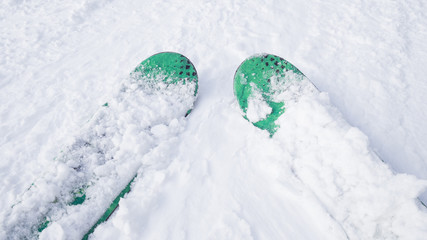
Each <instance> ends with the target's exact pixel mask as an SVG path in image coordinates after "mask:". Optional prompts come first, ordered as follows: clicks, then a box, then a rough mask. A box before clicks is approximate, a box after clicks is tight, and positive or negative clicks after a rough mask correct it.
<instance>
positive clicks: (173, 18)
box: [0, 0, 427, 239]
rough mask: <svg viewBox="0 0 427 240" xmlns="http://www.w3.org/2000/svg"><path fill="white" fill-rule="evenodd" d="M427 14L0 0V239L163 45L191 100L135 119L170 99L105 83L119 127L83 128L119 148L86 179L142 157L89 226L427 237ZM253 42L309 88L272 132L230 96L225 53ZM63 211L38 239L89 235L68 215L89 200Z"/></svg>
mask: <svg viewBox="0 0 427 240" xmlns="http://www.w3.org/2000/svg"><path fill="white" fill-rule="evenodd" d="M426 14H427V5H426V4H425V3H424V2H423V1H421V0H408V1H394V0H392V1H383V0H376V1H361V0H355V1H338V0H325V1H320V0H309V1H290V0H285V1H270V0H262V1H243V0H233V1H228V0H212V1H207V0H206V1H193V0H190V1H141V0H140V1H137V0H127V1H118V0H96V1H95V0H76V1H68V2H64V1H63V2H60V1H42V0H33V1H21V0H3V1H1V3H0V53H1V54H0V56H1V57H0V101H1V105H0V136H1V138H0V159H1V161H0V179H1V180H0V181H1V184H0V194H1V196H2V198H1V199H0V206H1V208H0V239H14V238H15V239H16V238H19V236H20V235H19V234H20V233H16V234H15V233H13V231H14V230H13V229H15V228H16V227H19V226H17V225H16V224H12V223H13V222H14V221H19V219H20V218H21V217H22V216H23V215H22V214H26V216H28V217H24V219H26V220H28V221H31V218H32V217H33V216H34V215H36V214H37V212H39V211H45V210H44V209H41V208H40V207H41V206H42V205H39V203H40V202H42V201H46V202H49V201H50V200H51V199H50V197H51V196H52V194H53V193H54V192H58V191H61V187H62V186H64V185H63V184H68V183H67V182H68V180H70V179H72V177H70V176H73V175H72V174H71V173H70V170H69V168H67V167H64V165H63V164H61V161H58V160H55V158H57V157H58V156H61V151H62V150H64V149H67V148H69V147H72V146H73V143H75V142H76V141H77V140H78V139H79V138H82V133H84V132H85V126H88V125H90V124H91V121H90V119H93V118H92V117H93V116H95V118H96V116H98V115H97V114H99V112H101V114H102V112H103V111H105V110H106V109H105V108H102V107H101V105H103V104H104V103H105V102H109V103H110V104H112V105H114V104H115V103H114V100H113V101H112V102H111V100H112V99H119V98H118V96H117V92H120V89H121V86H122V85H121V84H122V83H123V81H122V79H123V78H126V76H127V75H128V73H129V72H130V71H131V70H132V69H133V68H134V67H135V66H136V64H138V63H139V62H141V61H142V60H143V59H145V58H146V57H149V56H150V55H152V54H154V53H157V52H162V51H175V52H180V53H182V54H184V55H185V56H187V57H188V58H189V59H190V60H191V61H192V62H193V63H194V65H195V67H196V68H197V71H198V74H199V96H198V100H197V102H196V105H195V109H194V110H193V111H192V113H191V114H190V115H189V116H188V117H187V118H186V119H176V120H173V119H171V120H168V121H166V122H162V121H160V122H159V124H156V125H155V126H154V125H152V127H151V130H150V134H147V130H143V129H144V126H148V125H144V124H146V123H145V122H144V121H143V119H146V118H150V117H153V118H155V116H157V114H160V113H162V109H163V110H165V111H166V108H167V106H168V104H167V103H161V102H157V101H155V100H153V101H150V102H146V100H141V101H142V102H139V101H136V102H134V101H132V99H130V101H119V100H117V101H116V103H117V105H115V106H114V107H113V106H112V108H111V109H114V111H116V112H124V113H126V114H123V115H122V114H119V115H116V114H112V115H113V116H116V117H117V118H118V119H116V120H114V121H113V120H112V121H106V122H105V124H107V125H108V124H110V123H113V122H115V123H117V126H115V127H114V126H112V127H111V128H106V127H105V128H104V127H102V126H103V125H97V126H98V127H92V128H90V127H89V129H90V130H89V131H93V132H97V131H99V132H102V131H109V130H108V129H110V130H111V134H114V135H116V134H117V135H118V136H120V137H117V138H112V141H111V142H109V143H105V144H107V145H108V144H110V145H108V146H111V147H108V149H110V150H111V151H115V154H116V155H117V156H119V155H120V156H123V157H122V158H120V159H124V158H126V155H127V154H131V155H132V157H130V158H126V159H128V160H129V162H128V163H127V164H123V165H121V164H114V163H109V162H108V163H106V164H105V165H104V164H103V165H102V167H100V168H99V169H98V168H97V166H98V164H94V165H93V166H94V168H97V170H96V174H97V175H98V176H100V177H103V178H105V181H103V182H105V184H106V185H105V192H102V191H104V190H99V191H97V190H96V189H94V192H95V193H96V194H106V195H108V194H110V196H111V194H112V193H109V191H115V189H120V188H121V187H122V186H121V185H122V184H123V183H126V181H128V180H129V179H124V178H121V177H117V178H116V176H124V175H126V174H129V172H132V171H133V172H136V171H137V172H138V173H139V174H138V176H139V177H138V178H137V179H136V180H135V182H134V185H133V190H132V192H130V193H129V194H128V195H126V197H125V198H124V199H123V200H122V201H121V203H120V207H119V209H118V211H116V212H115V214H114V215H113V216H112V217H111V218H110V219H109V221H108V222H106V223H104V224H102V225H100V226H99V227H98V228H97V229H96V230H95V232H94V234H93V235H92V236H91V238H92V239H346V238H349V239H374V238H377V239H425V236H427V225H426V222H427V211H426V208H425V207H424V206H422V204H421V202H420V201H419V200H418V199H421V200H423V201H424V202H427V194H426V192H425V187H426V185H427V183H426V179H427V160H426V159H427V148H425V146H426V145H427V138H426V137H425V136H427V125H426V121H425V119H427V105H426V104H425V103H426V102H427V95H426V94H425V93H426V92H427V82H426V81H425V76H427V68H425V64H426V60H427V51H426V50H427V43H426V41H425V39H427V16H426ZM261 52H265V53H271V54H275V55H278V56H281V57H284V58H285V59H286V60H288V61H290V62H291V63H292V64H294V65H295V66H296V67H298V69H300V70H301V71H302V72H303V73H304V74H305V75H306V76H307V77H308V78H309V79H310V80H311V81H312V82H313V83H314V84H315V85H316V87H317V88H318V89H319V90H320V91H321V92H320V93H317V92H314V93H313V94H307V95H304V96H303V97H301V98H300V99H299V100H298V102H295V103H294V104H292V105H290V106H287V109H286V112H285V114H284V115H283V116H282V117H281V118H280V119H279V120H278V121H279V124H280V126H281V127H280V129H279V130H278V131H277V132H276V134H275V136H274V137H273V138H270V137H269V134H268V132H266V131H262V130H260V129H257V128H255V127H254V126H253V125H252V124H251V123H249V122H248V121H247V120H245V119H244V118H243V117H242V116H241V111H240V110H239V108H238V105H237V102H236V100H235V97H234V96H233V84H232V80H233V79H232V78H233V75H234V72H235V70H236V69H237V67H238V66H239V64H240V63H241V62H242V61H243V60H244V59H246V58H247V57H249V56H250V55H252V54H254V53H261ZM128 96H129V97H130V98H136V97H137V96H136V95H135V96H134V95H133V94H130V95H128ZM143 99H145V98H143ZM138 103H139V104H138ZM145 106H147V110H145ZM100 109H101V110H100ZM143 109H144V111H142V110H143ZM149 109H151V110H149ZM153 109H155V111H154V110H153ZM136 110H138V111H136ZM143 112H144V113H146V114H148V116H146V115H145V114H143ZM150 112H153V114H152V115H150ZM154 112H155V114H154ZM88 121H89V123H88ZM150 121H151V120H150ZM95 125H96V124H95ZM149 125H150V124H149ZM150 126H151V125H150ZM120 129H122V130H123V132H120ZM146 135H149V136H146ZM83 137H84V136H83ZM99 143H101V141H100V142H99ZM70 161H72V158H70ZM94 171H95V170H94ZM121 173H126V174H124V175H121ZM130 175H132V174H130ZM38 179H48V180H49V181H40V182H39V184H38V185H37V186H39V193H43V194H40V195H34V196H38V197H39V198H37V199H35V200H34V201H29V200H25V199H26V198H25V197H24V196H25V194H26V193H28V190H27V189H28V188H29V187H30V186H31V184H32V183H34V182H36V181H37V180H38ZM423 179H424V180H423ZM53 182H57V183H58V185H55V184H53ZM28 199H29V198H28ZM20 201H24V202H26V203H28V204H25V205H23V207H22V209H23V211H18V210H13V209H12V208H11V206H13V205H14V204H17V203H18V202H20ZM40 204H41V203H40ZM27 207H28V208H27ZM25 208H27V210H28V211H27V210H25ZM93 210H94V211H96V212H97V210H96V209H93ZM14 211H16V212H14ZM61 211H62V210H61ZM67 211H68V213H70V214H68V215H67V216H68V217H66V218H61V219H62V220H61V219H58V221H54V223H52V224H51V225H50V226H49V227H48V228H47V229H46V230H45V231H44V232H43V233H42V234H41V235H40V239H73V237H75V236H81V234H84V233H82V230H81V229H79V228H78V227H77V226H76V225H73V223H79V224H85V223H86V224H87V220H88V219H86V216H85V214H89V213H88V212H86V211H85V210H83V209H82V210H81V211H75V212H74V213H75V214H72V213H73V212H72V210H71V209H67ZM15 213H16V214H15ZM32 213H34V214H32ZM59 213H60V211H59ZM98 214H102V213H98ZM58 216H59V215H58ZM61 216H62V215H61Z"/></svg>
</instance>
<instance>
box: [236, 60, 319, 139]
mask: <svg viewBox="0 0 427 240" xmlns="http://www.w3.org/2000/svg"><path fill="white" fill-rule="evenodd" d="M307 85H311V87H313V86H314V85H312V84H311V82H310V81H309V80H308V79H307V77H306V76H305V75H304V74H303V73H302V72H301V71H300V70H298V68H296V67H295V66H294V65H292V64H291V63H290V62H288V61H286V60H285V59H283V58H281V57H278V56H275V55H272V54H259V55H254V56H252V57H249V58H248V59H246V60H245V61H243V62H242V64H241V65H240V66H239V68H238V69H237V71H236V73H235V75H234V94H235V96H236V97H237V100H238V103H239V106H240V109H241V110H242V111H243V117H244V118H245V119H247V120H248V121H249V122H251V123H252V124H253V125H255V126H256V127H258V128H260V129H263V130H267V131H268V132H269V133H270V136H273V135H274V133H275V132H276V131H277V129H278V128H279V125H278V123H277V119H278V118H279V117H280V116H281V115H282V114H283V113H284V112H285V110H286V105H287V101H294V100H295V99H296V98H298V96H299V95H300V94H301V91H303V90H302V89H301V87H303V86H307Z"/></svg>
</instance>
